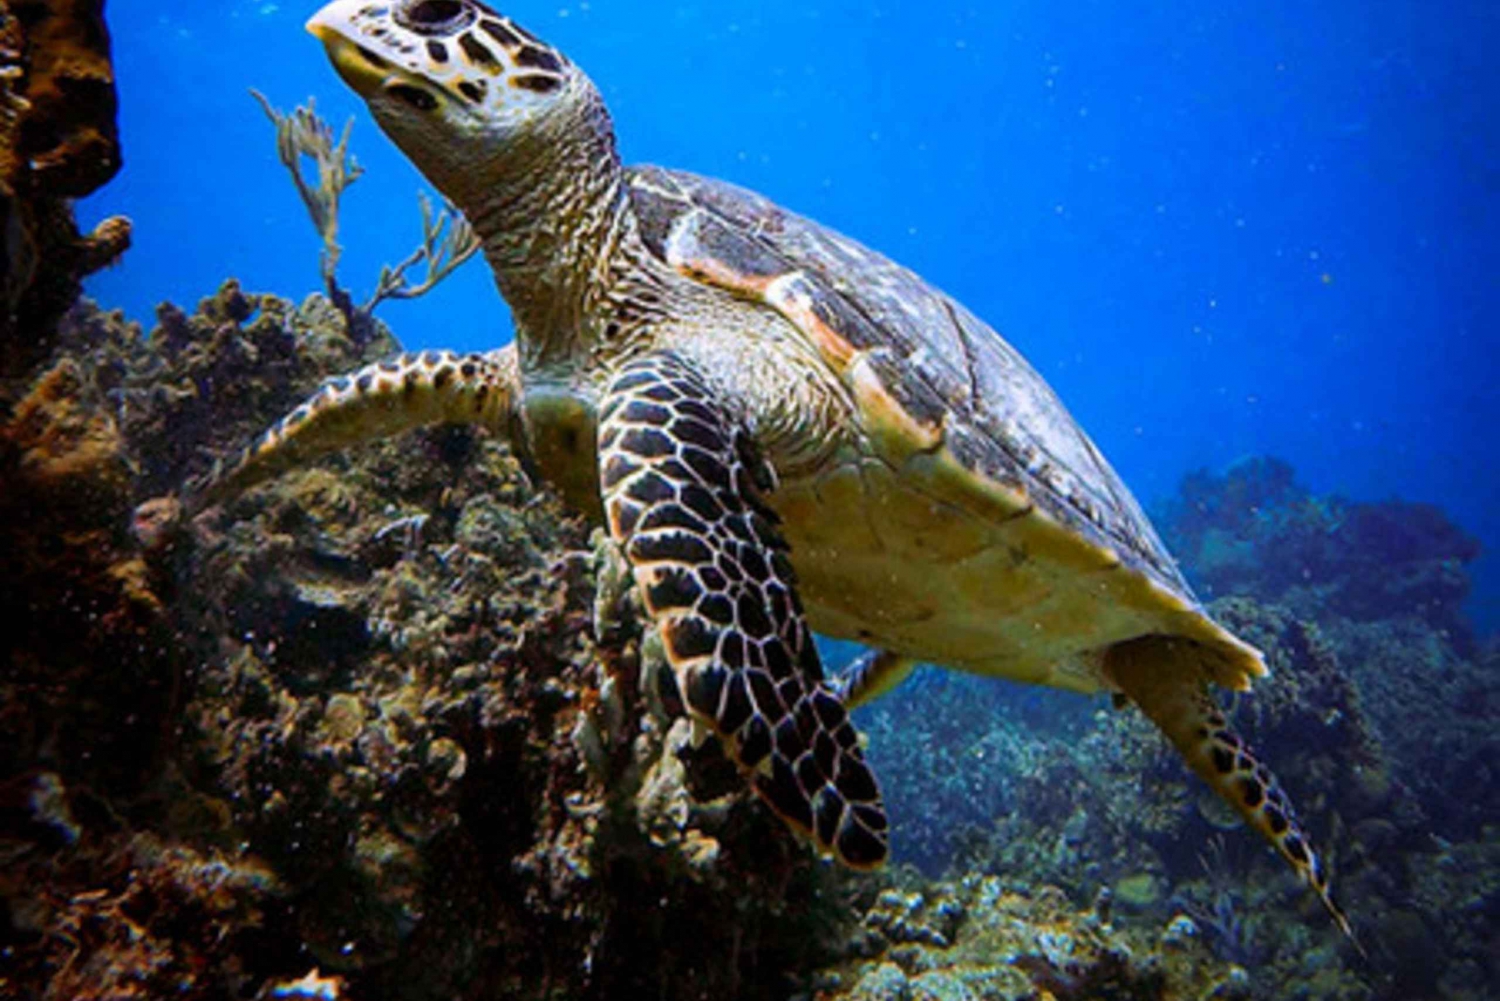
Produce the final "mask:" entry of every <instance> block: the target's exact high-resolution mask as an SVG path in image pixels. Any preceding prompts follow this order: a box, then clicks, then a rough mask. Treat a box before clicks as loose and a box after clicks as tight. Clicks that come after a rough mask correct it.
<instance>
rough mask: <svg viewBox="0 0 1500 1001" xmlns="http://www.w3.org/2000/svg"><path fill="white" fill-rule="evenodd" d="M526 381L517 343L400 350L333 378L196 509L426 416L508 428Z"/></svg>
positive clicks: (208, 487)
mask: <svg viewBox="0 0 1500 1001" xmlns="http://www.w3.org/2000/svg"><path fill="white" fill-rule="evenodd" d="M519 394H520V383H519V377H518V375H517V369H516V354H515V349H514V347H513V346H512V347H506V348H502V349H500V350H498V351H491V352H489V353H488V354H467V355H459V354H455V353H453V352H451V351H424V352H420V353H414V354H403V355H398V356H397V357H395V358H392V359H389V360H387V361H382V362H378V363H376V364H373V365H368V366H366V367H365V368H363V369H360V370H359V371H358V372H354V373H351V374H349V375H344V376H339V377H337V378H334V379H329V380H328V381H327V382H325V383H323V385H322V387H321V388H319V389H318V391H317V392H315V393H314V394H313V395H312V396H310V397H308V398H307V399H306V400H305V401H304V402H303V403H302V405H301V406H299V407H297V409H295V410H293V411H292V412H291V413H290V414H287V415H286V416H285V417H283V418H282V419H281V420H279V421H277V422H276V423H275V424H273V425H271V426H270V427H269V428H267V429H266V431H265V432H264V433H262V434H261V435H260V437H258V438H257V439H256V440H255V441H254V442H253V443H251V444H250V446H249V447H248V448H246V449H245V450H244V451H242V452H240V453H239V455H237V456H235V457H234V458H233V459H231V460H229V461H228V462H225V463H221V464H220V465H219V466H218V467H217V468H215V469H214V471H213V472H212V473H210V474H209V475H208V476H207V477H206V478H205V479H204V481H203V482H202V483H201V484H199V485H197V487H196V488H195V489H192V490H190V491H189V493H188V496H187V498H186V505H185V506H186V508H187V510H188V511H189V512H190V513H196V512H198V511H201V510H203V509H204V508H207V507H209V506H211V505H213V504H217V503H219V502H221V501H223V500H226V499H228V498H230V497H232V496H234V495H235V494H238V493H239V492H241V491H243V490H246V489H248V488H249V487H252V486H254V485H255V484H257V483H260V482H263V481H265V480H268V479H270V478H272V477H273V476H277V475H279V474H281V473H283V472H286V471H287V470H289V469H291V468H293V467H295V466H297V465H299V464H300V463H303V462H306V461H308V460H310V459H313V458H316V457H318V456H320V455H325V454H327V453H328V452H332V451H335V450H337V449H340V448H346V447H348V446H350V445H357V444H360V443H363V442H368V441H374V440H376V439H379V438H384V437H388V436H390V435H393V434H396V433H397V432H400V431H406V430H408V429H410V428H415V427H422V426H424V425H427V424H440V423H453V424H483V425H485V426H487V427H490V428H491V429H493V430H497V431H509V430H510V424H511V422H512V421H513V420H514V419H515V411H516V405H517V398H518V396H519Z"/></svg>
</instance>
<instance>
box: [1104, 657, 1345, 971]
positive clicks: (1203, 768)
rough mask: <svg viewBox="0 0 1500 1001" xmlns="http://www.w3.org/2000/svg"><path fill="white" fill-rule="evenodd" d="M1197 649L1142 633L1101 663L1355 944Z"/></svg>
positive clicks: (1293, 818)
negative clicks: (1213, 690) (1215, 692)
mask: <svg viewBox="0 0 1500 1001" xmlns="http://www.w3.org/2000/svg"><path fill="white" fill-rule="evenodd" d="M1203 656H1204V651H1203V650H1202V648H1200V647H1199V646H1198V645H1197V644H1196V643H1193V642H1192V641H1190V640H1181V639H1172V638H1169V637H1165V636H1145V637H1142V638H1140V639H1135V640H1129V641H1127V642H1124V643H1118V644H1116V645H1115V646H1113V647H1111V648H1110V649H1109V650H1108V651H1107V652H1106V653H1105V661H1104V663H1105V666H1104V670H1105V673H1106V674H1107V675H1108V676H1109V677H1110V678H1111V679H1113V681H1114V682H1115V684H1117V685H1119V686H1120V690H1121V691H1122V692H1124V694H1125V695H1126V697H1128V698H1129V699H1130V701H1132V702H1134V703H1135V704H1136V705H1137V706H1139V707H1140V709H1141V711H1142V712H1143V713H1145V714H1146V716H1147V717H1148V718H1149V719H1150V720H1151V722H1153V723H1155V724H1156V725H1157V726H1158V727H1160V728H1161V730H1162V732H1163V733H1165V734H1166V735H1167V738H1168V739H1169V740H1171V741H1172V744H1173V745H1174V746H1175V747H1176V748H1177V750H1178V751H1180V752H1181V753H1182V756H1183V757H1184V758H1186V759H1187V762H1188V764H1189V765H1190V766H1191V767H1192V769H1193V771H1195V772H1197V773H1198V775H1199V777H1201V778H1202V779H1203V780H1204V781H1205V782H1207V783H1208V784H1209V785H1210V786H1211V787H1212V788H1213V790H1214V791H1215V792H1216V793H1218V794H1219V795H1220V796H1221V797H1223V799H1224V800H1225V801H1226V802H1228V803H1229V804H1230V805H1231V806H1233V807H1234V809H1235V812H1237V813H1238V814H1239V815H1240V816H1241V817H1243V818H1244V819H1245V822H1246V823H1248V824H1249V825H1250V826H1251V827H1253V828H1254V829H1255V830H1257V831H1259V832H1260V833H1261V835H1262V836H1264V837H1265V838H1266V840H1268V841H1269V842H1271V844H1272V846H1274V847H1275V849H1276V851H1277V852H1278V853H1279V854H1280V855H1281V857H1282V858H1284V859H1286V861H1287V862H1288V863H1289V864H1290V865H1291V867H1292V869H1293V870H1295V871H1296V873H1297V876H1298V877H1299V878H1300V879H1301V880H1302V881H1303V882H1304V883H1306V884H1307V885H1308V886H1310V887H1312V889H1313V892H1315V893H1316V894H1317V895H1318V898H1319V899H1320V900H1322V901H1323V906H1324V907H1326V908H1327V909H1328V913H1329V914H1331V915H1332V916H1333V919H1334V921H1335V922H1337V923H1338V926H1339V928H1340V929H1341V930H1342V931H1343V932H1344V934H1345V935H1347V936H1348V937H1349V940H1350V941H1351V942H1354V943H1355V945H1356V947H1358V941H1357V940H1356V939H1355V937H1354V929H1353V928H1352V927H1351V926H1350V924H1349V919H1348V918H1347V917H1346V916H1345V915H1344V912H1343V911H1342V910H1340V909H1339V907H1338V905H1337V904H1335V903H1334V900H1333V895H1332V893H1331V892H1330V888H1329V881H1328V870H1327V869H1326V868H1325V867H1324V865H1323V860H1322V859H1321V858H1319V856H1318V853H1317V852H1316V851H1315V850H1314V849H1313V846H1312V842H1311V841H1310V840H1308V837H1307V834H1306V833H1305V832H1304V831H1303V829H1302V825H1301V823H1300V822H1299V821H1298V819H1297V814H1296V811H1295V810H1293V808H1292V801H1291V800H1290V799H1289V798H1288V797H1287V795H1286V793H1285V792H1283V791H1282V789H1281V785H1280V784H1279V783H1278V782H1277V781H1276V776H1274V775H1272V774H1271V770H1270V769H1269V768H1267V767H1266V766H1265V765H1264V764H1262V763H1261V762H1260V761H1259V760H1257V759H1256V757H1255V755H1254V754H1253V753H1252V752H1251V750H1250V746H1249V745H1248V744H1246V743H1245V741H1244V740H1243V739H1242V738H1241V737H1240V736H1239V735H1238V734H1236V733H1234V732H1233V731H1232V730H1230V729H1229V721H1228V720H1227V719H1226V718H1225V716H1224V713H1223V711H1222V710H1221V709H1220V708H1219V706H1218V704H1217V703H1216V702H1214V699H1213V696H1212V695H1211V694H1210V693H1209V690H1208V680H1207V678H1206V676H1205V675H1204V672H1203V668H1202V667H1201V663H1202V661H1203Z"/></svg>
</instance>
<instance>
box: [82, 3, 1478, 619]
mask: <svg viewBox="0 0 1500 1001" xmlns="http://www.w3.org/2000/svg"><path fill="white" fill-rule="evenodd" d="M316 6H317V5H316V4H314V3H305V4H304V3H296V4H293V3H271V2H261V3H253V2H217V3H215V2H205V3H199V4H185V3H182V2H180V0H132V2H130V3H120V4H115V5H111V9H110V17H111V27H112V29H113V32H114V43H115V52H116V67H117V72H118V77H119V86H120V98H121V102H122V107H121V128H122V133H123V135H124V137H125V143H126V147H125V158H126V167H125V170H124V171H123V173H122V174H121V176H120V177H119V179H118V180H117V181H116V182H115V183H113V184H111V185H109V186H108V187H106V188H105V189H104V190H103V191H102V192H101V193H100V194H98V195H97V196H95V197H94V198H92V199H90V200H88V201H87V202H85V203H83V204H82V205H81V206H80V214H81V215H82V217H83V221H84V222H85V223H91V222H92V221H93V220H95V219H97V218H100V217H103V216H105V215H107V214H112V213H116V212H123V213H125V214H128V215H129V216H131V217H132V218H133V219H134V221H135V224H136V246H135V247H134V248H133V249H132V250H131V251H130V253H129V254H128V255H127V256H126V258H125V261H124V263H123V264H122V265H120V266H119V267H117V268H116V269H114V270H112V271H109V272H106V273H104V274H102V275H100V276H98V277H96V278H94V279H93V280H92V282H91V283H90V288H89V291H90V293H91V294H92V295H93V296H94V297H96V298H97V299H98V300H99V301H100V302H101V303H103V304H104V305H106V306H120V307H123V308H124V309H125V310H126V311H127V312H128V313H129V314H130V315H132V316H135V317H137V318H140V319H142V320H145V321H148V322H149V320H150V317H151V311H152V309H153V307H154V305H155V303H157V302H158V301H160V300H163V299H171V300H174V301H177V302H180V303H184V304H191V303H193V302H195V301H196V300H197V299H198V298H199V297H201V296H203V295H206V294H208V293H210V292H211V291H212V290H213V289H214V288H216V287H217V285H218V284H219V282H220V281H221V280H222V279H223V278H225V277H227V276H230V275H233V276H236V277H238V278H239V279H240V280H241V281H242V282H243V284H244V285H245V286H246V287H247V288H250V289H254V290H264V291H274V292H278V293H281V294H284V295H291V296H294V297H300V296H301V295H303V294H305V293H307V292H310V291H313V290H314V289H316V288H317V287H318V285H319V280H318V240H317V238H316V236H315V234H314V232H313V230H312V227H311V226H310V225H309V224H308V221H307V219H306V217H305V215H304V212H303V209H302V206H301V204H300V202H299V201H298V200H297V197H296V194H295V192H294V191H293V189H292V187H291V185H290V184H289V183H288V180H287V178H286V176H285V174H284V172H283V170H282V168H281V166H280V164H279V163H278V161H277V160H276V156H275V150H274V144H273V141H272V132H271V130H270V127H269V125H268V124H267V122H266V120H265V118H264V116H263V115H262V113H261V111H260V109H259V107H258V106H257V105H256V104H255V103H254V102H253V101H252V99H251V98H250V96H249V94H248V90H249V88H251V87H255V88H258V89H260V90H262V91H264V92H265V93H266V94H267V95H268V97H269V98H270V99H271V100H272V101H273V102H274V103H276V104H278V105H280V106H282V107H290V106H291V105H293V104H295V103H297V102H299V101H302V100H304V99H305V98H306V97H307V96H309V95H316V96H317V99H318V107H319V109H320V111H321V112H322V113H323V114H325V115H326V116H327V117H328V118H330V119H331V120H332V121H334V122H335V123H338V124H341V123H342V122H343V121H344V120H345V119H347V118H348V117H350V116H353V117H354V118H355V126H354V133H353V147H354V150H355V152H356V154H357V156H358V158H359V159H360V161H361V163H363V164H364V165H365V167H366V168H367V174H366V175H365V177H364V178H363V179H362V180H361V181H360V182H359V183H358V184H357V185H356V186H355V187H354V188H353V189H352V190H351V191H350V192H349V194H348V195H347V197H346V201H345V209H344V217H343V243H344V245H345V248H346V249H345V255H344V258H343V262H342V265H341V277H342V279H343V281H344V283H345V284H347V285H350V286H352V287H353V288H354V289H355V290H356V293H357V294H363V293H367V292H368V290H369V288H370V286H371V284H372V283H373V281H374V278H375V275H376V273H377V271H378V269H379V267H380V265H381V264H382V263H384V262H388V261H394V260H397V259H399V258H401V257H403V256H404V255H405V254H406V253H407V251H408V250H409V249H410V248H411V247H412V246H413V245H414V243H415V242H416V240H417V236H418V218H419V217H418V212H417V206H416V198H415V195H416V192H417V191H418V190H419V189H420V188H421V187H422V186H423V185H422V182H421V179H420V178H419V177H418V176H417V175H416V174H415V172H414V171H413V170H412V168H411V167H410V166H409V165H408V164H407V163H406V161H405V159H404V158H403V157H402V156H401V155H400V154H399V153H397V152H396V150H395V149H394V147H393V146H391V145H390V143H389V142H387V141H386V140H385V139H384V137H383V136H381V135H380V134H379V132H378V131H377V129H376V128H375V126H374V124H373V123H372V122H371V121H370V120H369V118H368V116H367V115H366V113H365V112H364V110H363V108H362V107H361V106H359V103H358V101H357V99H356V98H355V97H354V96H353V95H352V94H351V93H349V92H348V90H347V89H346V88H345V87H344V86H343V85H342V84H341V83H340V82H339V81H338V80H337V79H336V78H335V76H334V74H333V71H332V70H331V69H330V68H329V66H328V64H327V60H326V59H325V58H324V56H323V53H322V51H321V48H320V46H318V45H317V44H316V43H315V42H314V41H313V39H311V38H310V37H309V36H307V35H306V34H304V33H303V31H302V27H301V26H302V22H303V21H304V20H305V19H306V17H307V16H308V15H310V14H311V13H312V12H313V10H314V9H315V7H316ZM506 13H508V14H511V15H512V16H514V17H515V18H516V19H517V20H519V21H520V22H521V23H523V24H525V25H526V26H527V27H529V28H530V29H531V30H533V31H534V32H535V33H536V34H538V35H540V36H542V37H544V38H546V39H547V40H549V41H551V42H553V43H554V44H556V45H558V46H559V47H560V48H562V49H563V50H564V51H566V52H568V53H569V54H570V55H571V56H572V57H573V58H574V59H575V60H576V61H577V62H578V63H580V64H581V65H582V66H583V67H584V68H585V69H586V70H587V71H588V72H589V73H590V74H591V75H592V76H593V78H594V79H595V80H596V82H597V83H598V84H599V85H600V87H601V89H602V90H603V92H604V94H605V96H606V98H607V99H608V100H609V102H610V105H611V108H612V110H613V113H614V115H615V119H616V124H617V127H618V130H619V134H620V139H621V147H622V152H623V153H624V155H625V157H626V159H627V160H629V161H651V162H658V163H662V164H666V165H670V166H677V167H683V168H687V169H691V170H695V171H699V172H702V173H707V174H713V175H719V176H722V177H725V178H728V179H730V180H733V181H735V182H737V183H740V184H743V185H746V186H749V187H752V188H756V189H758V190H760V191H762V192H765V193H766V194H768V195H770V196H771V197H773V198H774V199H776V200H778V201H780V202H782V203H783V204H785V205H787V206H788V207H790V208H793V209H795V210H797V211H800V212H802V213H805V214H807V215H810V216H813V217H815V218H817V219H819V220H821V221H823V222H825V223H828V224H830V225H832V226H834V227H837V228H839V229H841V230H843V231H844V232H846V233H848V234H850V235H852V236H854V237H856V238H858V239H860V240H862V241H864V242H866V243H868V244H870V245H871V246H874V247H876V248H878V249H880V250H882V251H884V252H886V253H888V254H890V255H891V256H893V257H894V258H896V259H897V260H899V261H901V262H902V263H904V264H907V265H909V266H911V267H913V268H915V269H916V270H917V271H919V272H920V273H922V274H923V275H925V276H926V277H927V278H928V279H930V280H931V281H933V282H934V283H936V284H938V285H939V286H941V287H943V288H945V289H946V290H948V291H950V292H952V293H953V294H954V295H956V296H957V297H958V298H960V299H962V300H963V301H964V302H966V303H967V304H968V305H969V306H970V307H971V308H973V309H974V310H975V311H976V312H977V313H979V314H980V315H981V316H983V317H985V318H986V319H987V320H989V321H990V322H991V323H992V324H994V325H995V326H996V327H997V328H998V329H1000V330H1001V331H1002V332H1003V333H1005V335H1006V336H1007V337H1008V338H1009V339H1010V340H1011V341H1012V342H1013V343H1014V344H1016V345H1017V346H1018V347H1020V348H1021V349H1022V350H1023V351H1024V352H1025V353H1026V355H1027V356H1028V357H1029V358H1030V359H1031V361H1032V362H1033V363H1034V364H1035V365H1036V367H1037V368H1038V369H1039V370H1040V371H1041V372H1042V373H1043V374H1044V375H1045V376H1046V377H1047V378H1048V379H1049V380H1050V381H1051V382H1052V384H1053V386H1054V387H1055V388H1056V389H1057V390H1058V391H1059V393H1060V394H1061V395H1062V397H1063V398H1064V400H1065V401H1066V402H1067V403H1068V405H1069V406H1070V407H1071V409H1072V411H1073V412H1074V414H1075V415H1076V416H1077V417H1078V418H1079V419H1080V421H1081V422H1082V423H1083V424H1084V426H1085V427H1086V428H1087V429H1088V430H1089V431H1090V433H1091V434H1092V435H1093V436H1094V438H1095V439H1096V441H1097V442H1098V443H1099V445H1100V446H1101V448H1102V449H1103V450H1104V452H1105V454H1106V455H1108V456H1109V457H1110V459H1111V460H1112V461H1113V462H1114V464H1115V465H1116V467H1117V468H1118V469H1119V470H1120V472H1121V473H1122V474H1123V476H1124V477H1125V479H1126V481H1127V482H1128V483H1130V484H1131V485H1132V487H1133V488H1134V490H1135V491H1136V493H1137V494H1138V495H1139V496H1140V497H1141V498H1142V500H1143V501H1145V502H1146V503H1147V504H1148V505H1149V504H1150V503H1151V502H1152V501H1154V500H1155V499H1157V498H1161V497H1165V496H1167V495H1169V494H1170V493H1172V492H1173V491H1174V490H1175V488H1176V485H1177V483H1178V481H1179V480H1180V478H1181V477H1182V475H1183V474H1184V473H1185V472H1187V471H1188V470H1190V469H1193V468H1195V467H1200V466H1208V467H1211V468H1222V467H1224V466H1226V465H1227V464H1229V463H1231V462H1232V461H1234V460H1235V459H1237V458H1239V457H1242V456H1245V455H1249V454H1259V453H1270V454H1274V455H1277V456H1281V457H1283V458H1285V459H1288V460H1289V461H1291V462H1292V463H1293V464H1294V465H1295V467H1296V468H1297V470H1298V471H1299V473H1300V475H1301V478H1302V479H1303V480H1304V481H1305V482H1306V483H1307V484H1308V485H1309V486H1311V487H1312V488H1313V489H1315V490H1317V491H1320V492H1321V491H1338V492H1342V493H1345V494H1347V495H1350V496H1353V497H1357V498H1363V499H1380V498H1384V497H1388V496H1401V497H1404V498H1407V499H1413V500H1425V501H1431V502H1434V503H1437V504H1439V505H1441V506H1442V507H1444V508H1445V509H1446V510H1447V511H1449V512H1450V513H1451V514H1452V516H1453V517H1454V518H1455V519H1456V520H1457V521H1459V522H1460V523H1461V524H1462V525H1464V526H1465V527H1467V528H1468V529H1469V530H1470V531H1472V532H1474V533H1475V534H1477V535H1479V536H1480V537H1481V539H1483V540H1484V542H1485V543H1486V546H1487V548H1488V549H1490V550H1493V549H1494V548H1495V547H1496V544H1497V543H1500V474H1497V473H1496V471H1495V458H1496V454H1497V451H1496V448H1495V445H1494V443H1493V439H1492V436H1491V432H1492V429H1493V428H1495V427H1497V426H1500V392H1497V391H1496V389H1495V378H1496V374H1497V373H1496V365H1495V362H1494V359H1495V355H1496V350H1495V349H1496V344H1497V337H1496V333H1495V320H1494V317H1495V316H1496V315H1500V280H1497V275H1500V237H1497V233H1500V122H1497V115H1496V108H1497V107H1500V103H1497V93H1496V90H1497V88H1496V85H1495V82H1494V76H1493V72H1492V70H1490V69H1489V68H1488V66H1487V64H1486V57H1487V56H1488V55H1489V54H1491V53H1493V52H1495V51H1496V43H1497V42H1500V9H1497V8H1496V7H1495V5H1494V4H1493V3H1490V2H1488V0H1448V2H1445V3H1443V4H1439V5H1434V4H1430V3H1419V2H1415V0H1389V2H1382V3H1376V4H1369V3H1355V2H1351V0H1337V2H1332V3H1325V4H1314V5H1309V4H1302V3H1291V2H1288V0H1271V2H1268V3H1264V4H1257V5H1246V4H1241V3H1231V2H1226V0H1206V2H1202V3H1195V4H1181V3H1175V4H1174V3H1152V4H1121V3H1110V2H1102V0H1094V2H1074V3H1063V4H1059V3H1044V2H1037V0H1029V2H998V3H989V4H976V3H970V2H954V0H929V2H925V3H920V4H919V3H915V2H910V0H887V2H881V3H868V2H863V3H855V2H851V0H834V2H823V3H796V4H793V3H775V4H771V3H738V4H736V3H731V4H717V3H675V4H646V3H640V2H611V0H592V2H587V3H579V2H563V3H558V2H554V3H550V4H540V3H519V4H517V5H515V6H513V7H508V8H507V9H506ZM380 315H381V316H382V318H383V319H385V320H386V321H387V322H388V323H390V324H391V325H392V326H393V328H394V329H395V331H396V333H397V335H398V337H399V338H400V339H401V340H402V342H403V343H404V345H405V346H407V347H409V348H421V347H429V346H446V347H453V348H481V347H490V346H494V345H497V344H499V343H501V342H503V341H504V340H505V339H507V338H508V337H509V336H510V335H509V326H508V322H507V320H506V317H505V312H504V309H503V305H502V303H501V301H500V300H499V298H498V296H497V294H496V293H495V292H494V291H493V288H492V286H491V283H490V278H489V275H488V272H487V270H486V268H485V267H484V266H483V264H482V263H479V262H477V261H476V262H474V263H472V264H470V265H469V266H468V267H467V268H466V269H465V270H464V271H463V272H461V273H460V274H458V275H457V276H455V277H454V278H453V279H452V280H450V282H449V283H447V284H446V285H445V286H443V287H441V288H440V289H438V290H437V291H436V292H435V293H434V294H432V295H430V296H429V297H427V298H425V299H422V300H418V301H416V302H412V303H388V304H386V305H384V306H382V308H381V311H380ZM1497 562H1500V561H1496V560H1495V559H1494V558H1493V557H1487V558H1486V559H1485V560H1483V561H1482V562H1481V565H1480V567H1479V568H1478V569H1479V574H1478V581H1479V582H1478V585H1477V589H1478V593H1477V594H1476V597H1475V600H1474V610H1475V612H1476V615H1477V616H1478V617H1479V618H1480V620H1481V621H1482V622H1484V623H1487V624H1489V625H1490V626H1493V625H1495V624H1496V623H1500V567H1497Z"/></svg>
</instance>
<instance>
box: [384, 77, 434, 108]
mask: <svg viewBox="0 0 1500 1001" xmlns="http://www.w3.org/2000/svg"><path fill="white" fill-rule="evenodd" d="M385 92H386V93H387V94H389V95H391V96H392V97H394V98H395V99H396V100H398V101H400V102H401V103H402V104H405V105H408V106H409V107H413V108H416V109H417V110H418V111H431V110H432V109H434V108H436V107H437V98H435V97H433V96H432V95H431V94H429V93H427V91H425V90H423V89H422V88H421V87H413V86H412V85H411V84H407V83H393V84H391V85H390V86H389V87H387V88H386V89H385Z"/></svg>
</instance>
